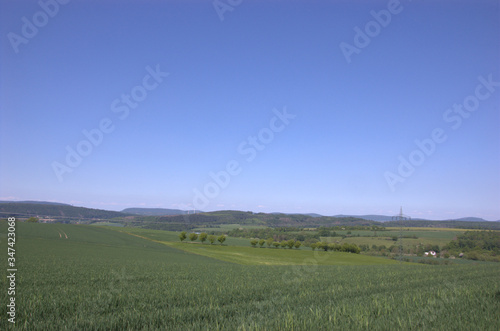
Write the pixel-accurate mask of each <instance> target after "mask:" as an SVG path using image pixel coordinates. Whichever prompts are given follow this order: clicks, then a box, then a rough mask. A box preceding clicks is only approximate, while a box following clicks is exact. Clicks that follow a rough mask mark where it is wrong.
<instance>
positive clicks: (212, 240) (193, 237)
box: [179, 231, 226, 245]
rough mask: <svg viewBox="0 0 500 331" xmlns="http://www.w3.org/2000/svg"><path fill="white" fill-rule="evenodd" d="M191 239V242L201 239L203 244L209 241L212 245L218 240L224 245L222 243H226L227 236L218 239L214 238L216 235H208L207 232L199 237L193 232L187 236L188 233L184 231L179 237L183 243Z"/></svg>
mask: <svg viewBox="0 0 500 331" xmlns="http://www.w3.org/2000/svg"><path fill="white" fill-rule="evenodd" d="M188 237H189V240H191V241H196V239H198V238H199V239H200V241H201V243H202V244H203V243H204V242H205V241H207V239H208V241H209V242H210V244H211V245H213V244H214V243H215V241H216V240H217V241H218V242H220V244H221V245H222V243H223V242H224V241H226V236H225V235H223V234H222V235H220V236H218V237H216V236H214V235H210V236H209V235H208V234H207V233H205V232H202V233H200V234H199V235H198V233H194V232H191V233H190V234H189V235H188V234H187V232H186V231H182V232H181V234H180V235H179V239H180V240H181V241H184V240H186V238H188Z"/></svg>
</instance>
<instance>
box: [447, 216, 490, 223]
mask: <svg viewBox="0 0 500 331" xmlns="http://www.w3.org/2000/svg"><path fill="white" fill-rule="evenodd" d="M450 221H462V222H488V221H487V220H485V219H484V218H479V217H463V218H457V219H455V220H450Z"/></svg>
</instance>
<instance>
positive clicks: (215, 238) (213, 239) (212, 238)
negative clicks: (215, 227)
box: [208, 235, 217, 245]
mask: <svg viewBox="0 0 500 331" xmlns="http://www.w3.org/2000/svg"><path fill="white" fill-rule="evenodd" d="M216 240H217V237H216V236H214V235H210V236H208V241H210V245H213V243H214V242H215V241H216Z"/></svg>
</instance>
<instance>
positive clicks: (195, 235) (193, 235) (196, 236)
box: [189, 232, 198, 241]
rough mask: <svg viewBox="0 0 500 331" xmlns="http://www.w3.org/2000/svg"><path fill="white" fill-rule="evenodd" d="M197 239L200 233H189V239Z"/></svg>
mask: <svg viewBox="0 0 500 331" xmlns="http://www.w3.org/2000/svg"><path fill="white" fill-rule="evenodd" d="M196 239H198V235H197V234H196V233H194V232H191V233H190V234H189V240H191V241H195V240H196Z"/></svg>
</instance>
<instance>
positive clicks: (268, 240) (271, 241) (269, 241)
mask: <svg viewBox="0 0 500 331" xmlns="http://www.w3.org/2000/svg"><path fill="white" fill-rule="evenodd" d="M273 242H274V239H273V238H269V239H267V240H266V245H267V247H271V246H272V244H273Z"/></svg>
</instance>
